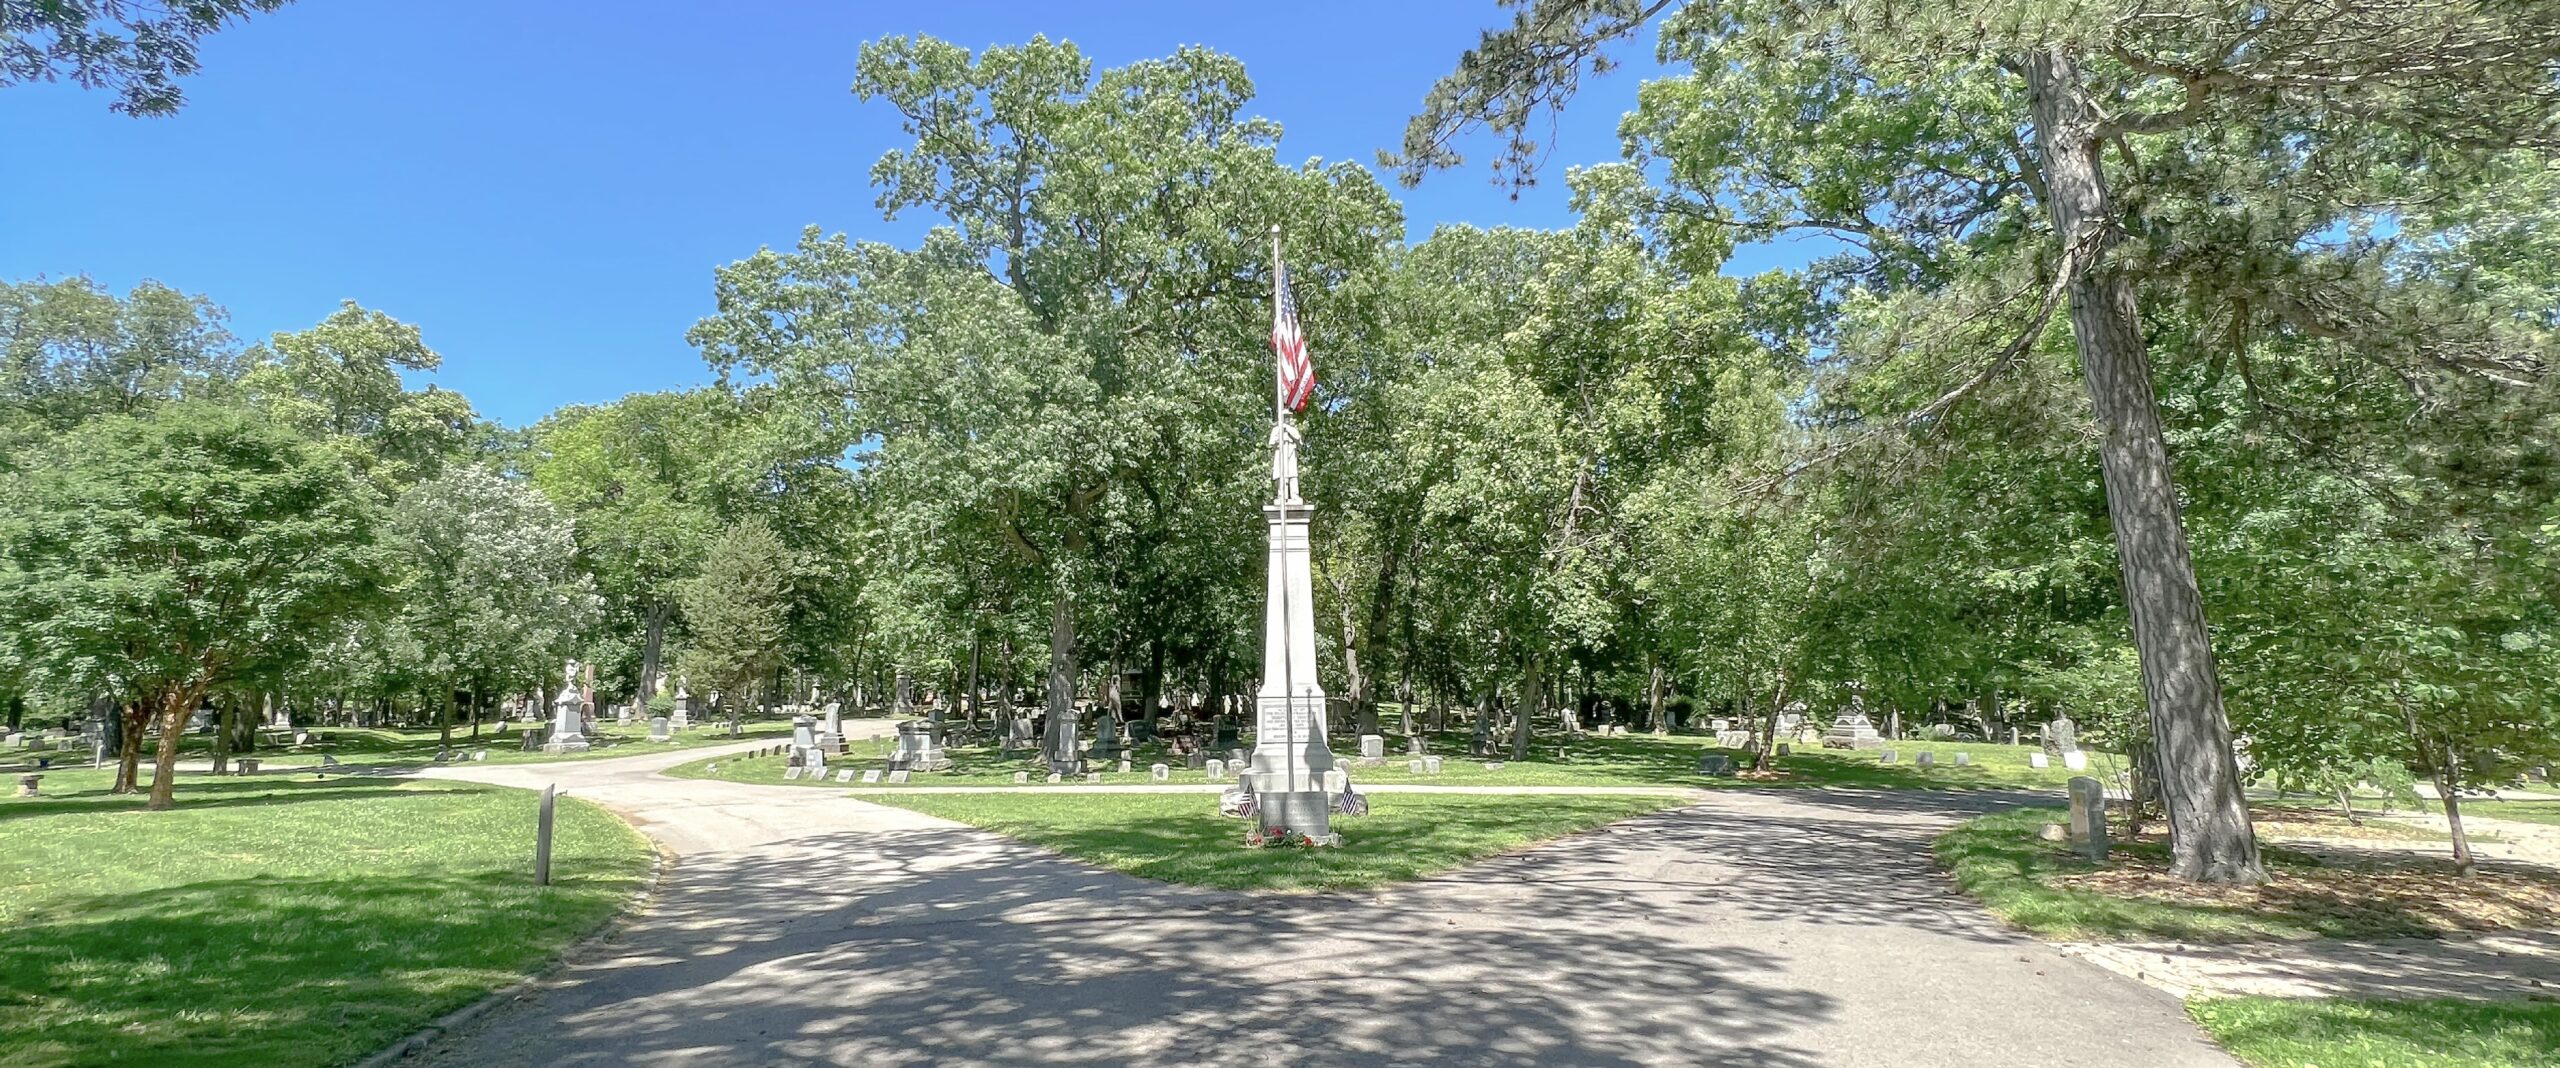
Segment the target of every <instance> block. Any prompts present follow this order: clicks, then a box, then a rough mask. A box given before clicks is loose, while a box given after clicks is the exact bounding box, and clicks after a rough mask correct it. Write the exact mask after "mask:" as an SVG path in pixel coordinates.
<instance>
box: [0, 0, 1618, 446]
mask: <svg viewBox="0 0 2560 1068" xmlns="http://www.w3.org/2000/svg"><path fill="white" fill-rule="evenodd" d="M1507 19H1508V13H1507V12H1505V11H1504V10H1502V9H1501V8H1499V7H1497V6H1496V5H1495V4H1494V3H1493V2H1492V0H1428V2H1424V0H1389V2H1377V0H1371V2H1365V3H1339V2H1320V3H1300V4H1228V3H1204V2H1197V0H1193V2H1171V0H1167V2H1147V3H1116V4H1108V5H1105V4H1045V3H998V2H978V0H943V2H936V3H929V4H869V3H816V2H806V3H764V2H759V3H742V4H701V3H675V2H668V0H648V2H631V3H616V4H601V3H583V4H557V3H524V2H521V0H437V2H426V0H398V2H392V0H378V2H353V0H305V2H303V3H300V4H297V5H295V6H292V7H287V8H285V9H283V10H282V11H279V12H277V13H275V14H272V15H268V16H264V17H261V18H258V19H255V20H253V21H251V22H249V23H246V24H244V25H239V26H235V27H232V28H230V29H228V30H225V31H223V32H222V33H220V34H218V35H216V36H215V37H213V38H210V39H208V41H207V43H206V47H205V49H204V54H203V60H204V65H205V71H204V73H203V74H201V75H199V76H197V77H196V78H194V79H192V80H190V81H189V82H188V83H187V84H186V91H187V98H188V104H187V107H186V108H185V110H183V111H181V112H180V113H179V114H178V115H177V116H176V117H174V118H167V119H131V118H125V117H123V116H119V115H116V114H112V113H110V112H109V111H108V110H107V105H108V103H109V98H108V97H107V95H105V94H103V93H87V92H82V91H80V90H78V89H75V88H72V87H70V86H67V85H52V86H41V85H40V86H20V87H13V88H9V89H6V90H0V139H4V140H0V143H5V144H7V145H9V146H10V149H11V151H10V152H9V154H8V163H7V165H6V166H4V167H0V278H6V279H10V280H24V279H29V278H33V277H35V276H38V275H46V276H51V277H62V276H66V275H72V274H87V275H90V276H92V277H94V278H96V279H98V280H99V281H100V282H101V283H103V284H105V285H107V286H109V287H112V288H114V289H117V290H119V291H122V290H124V289H126V288H128V287H130V286H132V285H133V284H134V283H135V282H137V281H139V280H141V279H144V278H155V279H158V280H160V281H162V282H165V283H168V284H170V285H173V286H176V287H178V288H180V289H184V290H187V291H189V292H200V293H204V294H206V295H208V296H210V297H212V298H213V299H214V300H215V301H216V302H217V303H219V304H222V305H223V306H225V307H227V308H229V309H230V310H231V312H232V317H233V319H232V328H233V330H234V332H235V333H238V334H239V335H241V336H242V337H244V338H263V337H264V336H266V335H267V334H268V333H270V332H273V331H276V330H291V329H299V328H302V327H305V326H308V325H310V324H311V323H313V322H315V321H317V320H318V319H319V318H320V317H322V316H324V315H326V314H328V313H329V311H330V310H332V309H333V308H334V307H335V306H336V305H337V302H338V301H340V300H341V299H354V300H356V301H358V302H361V303H363V304H365V305H366V306H368V307H373V308H378V309H381V310H383V311H387V312H389V313H391V314H392V315H395V316H398V317H399V318H401V319H404V320H407V321H409V322H412V323H415V324H417V325H419V326H420V327H421V328H422V329H423V330H424V331H425V334H426V339H427V343H428V344H429V345H431V346H433V347H434V348H435V349H436V350H437V351H439V352H440V353H442V354H443V356H444V360H445V364H444V369H443V371H442V372H441V373H440V374H438V375H436V376H435V379H434V380H435V381H437V382H439V383H441V384H443V385H445V386H446V387H448V388H453V389H459V390H461V391H462V392H463V393H464V394H466V395H467V396H469V397H470V398H471V400H472V402H473V403H474V405H476V406H477V407H478V408H479V409H480V411H481V412H483V413H484V414H486V415H489V416H491V417H494V418H497V419H499V420H501V421H503V422H506V423H508V424H511V425H522V424H524V423H527V422H530V421H532V420H534V419H538V418H540V417H541V416H542V415H543V414H544V413H546V412H549V411H551V410H552V409H554V408H556V407H558V406H560V405H563V404H568V403H576V402H595V401H605V400H610V399H613V398H615V397H619V396H621V395H623V394H625V393H630V392H634V391H641V390H655V389H666V388H673V387H681V386H687V385H693V384H698V383H702V382H706V381H708V380H709V379H710V374H709V372H708V371H707V369H706V368H705V367H704V366H703V364H702V361H701V357H700V356H699V354H698V353H696V352H695V351H694V350H693V349H692V348H690V347H689V346H687V345H686V344H685V341H684V331H685V329H686V327H688V326H690V325H691V324H692V323H693V322H694V320H696V319H697V318H700V317H701V316H702V315H704V314H705V313H707V312H708V311H709V310H710V300H711V272H712V269H713V268H714V267H716V266H718V265H720V264H723V263H727V262H729V261H732V260H735V259H738V258H740V257H742V256H745V255H748V254H750V253H752V252H754V251H755V250H756V249H757V248H759V247H761V246H765V245H785V244H788V243H790V242H791V241H793V240H795V239H796V238H797V236H798V234H799V231H800V229H801V227H803V226H805V225H808V224H812V223H815V224H817V225H819V226H823V227H825V228H827V229H828V230H831V231H833V230H844V231H848V232H851V233H853V234H855V235H857V236H861V237H871V238H878V239H883V240H890V241H896V242H901V243H908V242H912V240H913V239H914V237H915V236H916V235H917V234H918V233H920V232H921V230H922V228H923V226H924V225H925V222H924V220H923V219H922V218H921V217H913V216H911V217H906V218H901V219H900V220H899V221H897V222H896V223H889V222H884V221H883V220H882V219H881V217H880V212H879V211H878V209H876V208H874V207H873V206H872V199H873V192H872V190H871V188H870V186H869V183H868V180H867V177H866V176H867V175H868V173H869V170H870V166H871V163H872V161H873V160H875V159H877V158H878V157H879V155H880V153H881V152H882V151H883V150H885V149H887V148H889V147H892V146H894V145H897V144H898V143H899V141H900V139H899V135H898V129H897V126H896V120H895V116H894V115H892V114H890V113H889V112H888V110H887V109H886V108H884V107H877V106H868V105H865V104H863V103H861V102H859V101H857V100H855V99H854V97H853V95H852V93H851V92H850V86H851V84H852V81H853V61H854V55H855V50H856V49H857V48H858V47H859V46H860V45H861V43H862V42H864V41H867V40H871V39H874V38H878V37H883V36H888V35H894V34H909V33H927V34H932V35H935V36H939V37H943V38H946V39H949V40H952V41H954V42H957V43H959V44H962V45H965V46H968V47H971V48H979V47H984V46H986V45H989V44H999V43H1012V42H1017V41H1021V40H1025V39H1027V38H1029V37H1030V36H1032V35H1033V34H1035V33H1046V34H1048V35H1049V36H1051V37H1052V38H1065V39H1069V40H1072V41H1074V42H1076V43H1077V44H1078V45H1079V46H1081V47H1082V48H1083V49H1084V50H1085V51H1086V52H1087V53H1088V54H1089V55H1091V56H1092V57H1093V58H1094V60H1095V61H1096V64H1097V66H1112V65H1117V64H1121V63H1125V62H1128V61H1131V60H1135V59H1141V58H1146V57H1151V56H1158V55H1163V54H1165V53H1167V52H1170V51H1171V50H1173V49H1174V48H1176V47H1178V46H1180V45H1184V44H1203V45H1207V46H1209V47H1212V48H1216V49H1218V50H1221V51H1224V52H1228V53H1231V54H1234V55H1236V56H1238V57H1240V58H1242V59H1243V60H1244V61H1245V65H1246V69H1247V70H1248V71H1249V72H1251V74H1252V77H1253V80H1254V83H1255V87H1256V89H1257V90H1258V94H1259V95H1258V97H1257V100H1256V102H1255V104H1254V108H1255V110H1256V111H1257V112H1259V113H1260V114H1262V115H1263V116H1265V117H1268V118H1271V119H1274V120H1276V121H1278V122H1279V123H1281V124H1282V126H1283V127H1284V128H1285V130H1286V131H1287V132H1286V137H1285V139H1284V141H1283V142H1282V150H1281V156H1282V158H1283V159H1286V160H1291V161H1295V160H1298V159H1302V158H1305V157H1310V156H1322V157H1325V158H1327V159H1347V160H1353V161H1357V162H1360V163H1363V164H1367V165H1371V166H1374V165H1375V158H1376V153H1377V150H1378V149H1380V148H1382V147H1388V146H1392V145H1394V144H1395V143H1396V142H1397V140H1398V138H1399V137H1400V136H1401V134H1402V132H1403V129H1404V122H1405V119H1406V117H1407V116H1408V115H1409V114H1410V113H1411V111H1412V109H1413V108H1414V106H1415V105H1416V104H1417V103H1418V102H1419V101H1420V100H1421V98H1422V94H1423V92H1424V90H1425V89H1426V88H1428V87H1429V85H1430V84H1431V82H1432V80H1433V79H1434V78H1436V77H1437V76H1439V75H1440V74H1441V73H1442V72H1444V71H1446V70H1447V69H1448V68H1449V66H1450V64H1451V63H1452V61H1453V60H1454V59H1455V58H1456V57H1457V55H1458V53H1459V52H1461V51H1463V50H1464V49H1465V48H1466V47H1467V46H1469V45H1471V44H1473V43H1474V42H1475V40H1476V37H1477V34H1478V32H1479V31H1480V30H1482V29H1483V28H1485V27H1486V26H1489V25H1493V24H1495V23H1496V22H1500V21H1505V20H1507ZM1650 52H1651V42H1650V40H1647V41H1645V42H1642V43H1641V44H1638V45H1636V46H1635V47H1633V48H1632V49H1630V50H1629V55H1628V58H1629V59H1631V60H1634V61H1636V62H1635V63H1632V64H1631V65H1630V67H1629V69H1628V70H1627V71H1623V72H1620V73H1617V74H1613V75H1611V76H1609V77H1608V78H1605V79H1602V80H1600V81H1598V82H1595V83H1590V84H1588V85H1587V86H1586V92H1585V94H1584V96H1583V98H1582V99H1581V100H1580V101H1578V102H1577V104H1576V105H1575V106H1574V107H1573V108H1572V109H1570V110H1569V111H1568V112H1567V113H1566V115H1565V118H1564V121H1563V125H1562V127H1561V129H1560V130H1559V134H1560V136H1559V137H1557V138H1556V139H1555V140H1556V151H1555V153H1554V155H1553V157H1552V161H1553V163H1554V166H1553V168H1552V172H1553V174H1552V177H1553V179H1554V180H1551V181H1549V182H1547V183H1545V184H1543V185H1542V186H1540V187H1539V188H1536V189H1532V190H1530V191H1527V192H1525V193H1523V194H1522V196H1521V197H1520V199H1519V200H1518V201H1516V202H1515V201H1514V200H1512V199H1511V197H1510V194H1509V192H1508V191H1507V190H1504V189H1499V188H1496V187H1494V186H1493V185H1492V184H1491V183H1490V181H1489V175H1488V173H1487V172H1486V171H1484V170H1482V169H1469V170H1465V171H1454V172H1449V173H1444V174H1441V175H1438V176H1436V177H1434V178H1432V179H1431V180H1428V181H1426V182H1425V183H1424V184H1423V186H1422V187H1421V188H1420V189H1418V190H1413V191H1411V192H1409V193H1406V194H1405V195H1404V200H1405V208H1406V216H1407V220H1408V225H1409V227H1410V231H1411V233H1412V235H1413V236H1414V237H1416V238H1419V237H1421V236H1423V235H1426V234H1428V233H1429V232H1430V229H1431V227H1432V226H1434V225H1436V224H1438V223H1442V222H1470V223H1476V224H1480V225H1498V224H1510V225H1525V226H1557V225H1562V224H1564V223H1566V222H1567V221H1569V216H1568V213H1567V212H1566V210H1565V203H1564V201H1565V191H1564V189H1563V187H1562V182H1561V178H1562V169H1563V165H1564V164H1568V163H1580V162H1589V161H1593V160H1601V159H1614V158H1616V156H1617V141H1616V134H1615V127H1616V124H1617V121H1618V117H1619V115H1620V114H1621V113H1623V112H1624V111H1626V110H1627V109H1628V108H1629V107H1631V106H1632V105H1633V102H1634V99H1635V91H1636V86H1637V84H1638V76H1637V75H1636V74H1635V73H1634V72H1635V71H1636V70H1637V69H1639V68H1641V67H1650ZM1489 147H1490V146H1489V145H1478V146H1477V148H1478V149H1479V153H1478V154H1479V155H1480V154H1481V150H1483V149H1485V148H1489ZM1310 327H1311V329H1312V330H1313V332H1315V333H1316V334H1317V335H1318V337H1319V345H1321V340H1320V338H1321V334H1322V329H1323V328H1322V324H1310Z"/></svg>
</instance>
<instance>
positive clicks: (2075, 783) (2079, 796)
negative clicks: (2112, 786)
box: [2071, 775, 2107, 863]
mask: <svg viewBox="0 0 2560 1068" xmlns="http://www.w3.org/2000/svg"><path fill="white" fill-rule="evenodd" d="M2071 848H2072V849H2073V850H2074V851H2076V852H2078V853H2079V854H2080V856H2081V857H2082V858H2083V859H2086V860H2088V861H2091V862H2093V863H2097V862H2104V861H2105V860H2106V859H2107V788H2106V786H2105V785H2104V784H2102V783H2100V782H2099V781H2098V780H2096V779H2092V778H2090V777H2088V776H2086V775H2082V776H2078V777H2076V778H2073V779H2072V780H2071Z"/></svg>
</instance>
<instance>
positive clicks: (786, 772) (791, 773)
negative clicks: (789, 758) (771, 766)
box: [782, 764, 806, 779]
mask: <svg viewBox="0 0 2560 1068" xmlns="http://www.w3.org/2000/svg"><path fill="white" fill-rule="evenodd" d="M803 770H806V769H803V768H802V767H801V766H800V765H798V764H793V765H791V766H790V767H787V768H784V769H782V777H783V778H785V779H797V778H799V777H800V773H801V772H802V771H803Z"/></svg>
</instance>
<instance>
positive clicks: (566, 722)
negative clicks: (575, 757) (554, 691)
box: [542, 660, 588, 753]
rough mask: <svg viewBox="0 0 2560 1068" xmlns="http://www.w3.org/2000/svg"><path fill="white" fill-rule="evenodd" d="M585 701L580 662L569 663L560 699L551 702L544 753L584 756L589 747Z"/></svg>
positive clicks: (561, 685)
mask: <svg viewBox="0 0 2560 1068" xmlns="http://www.w3.org/2000/svg"><path fill="white" fill-rule="evenodd" d="M584 711H585V702H584V701H582V700H581V699H580V698H579V696H578V662H577V661H575V660H572V661H569V670H568V672H567V673H566V674H564V675H562V676H561V683H560V697H559V699H558V700H555V701H553V702H551V734H550V736H549V740H547V741H545V742H543V743H542V751H543V752H545V753H583V752H586V751H587V749H588V746H587V723H586V717H585V716H584V715H581V713H582V712H584Z"/></svg>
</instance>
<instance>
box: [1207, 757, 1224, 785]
mask: <svg viewBox="0 0 2560 1068" xmlns="http://www.w3.org/2000/svg"><path fill="white" fill-rule="evenodd" d="M1208 770H1209V781H1210V782H1224V781H1226V778H1227V762H1226V761H1223V760H1212V761H1210V762H1209V764H1208Z"/></svg>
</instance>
